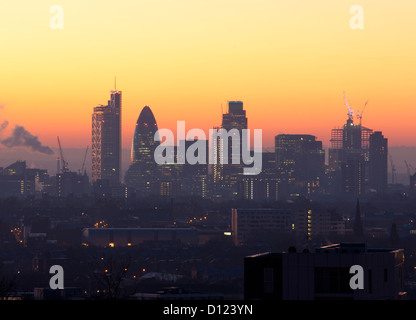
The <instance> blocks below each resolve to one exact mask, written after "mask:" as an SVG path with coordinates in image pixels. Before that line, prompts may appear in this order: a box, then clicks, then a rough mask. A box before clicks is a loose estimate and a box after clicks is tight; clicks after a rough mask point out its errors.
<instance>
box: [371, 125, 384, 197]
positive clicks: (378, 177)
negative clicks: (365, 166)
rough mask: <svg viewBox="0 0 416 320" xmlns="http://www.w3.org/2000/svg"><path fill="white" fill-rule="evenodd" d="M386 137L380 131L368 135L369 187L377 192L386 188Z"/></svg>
mask: <svg viewBox="0 0 416 320" xmlns="http://www.w3.org/2000/svg"><path fill="white" fill-rule="evenodd" d="M387 153H388V150H387V138H384V136H383V134H382V133H381V132H380V131H376V132H374V133H373V134H372V135H371V136H370V152H369V162H370V166H369V167H370V168H369V169H370V172H369V184H370V188H372V189H374V190H375V191H377V192H383V191H386V189H387V162H388V161H387Z"/></svg>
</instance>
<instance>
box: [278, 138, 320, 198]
mask: <svg viewBox="0 0 416 320" xmlns="http://www.w3.org/2000/svg"><path fill="white" fill-rule="evenodd" d="M275 156H276V167H277V169H278V170H279V172H280V174H281V177H282V179H284V180H286V181H287V182H288V184H289V185H292V187H294V185H296V186H297V187H298V188H301V189H303V190H297V191H299V192H302V193H304V192H306V193H311V192H313V191H314V190H313V189H315V188H318V187H319V185H320V183H321V180H322V178H323V176H324V167H325V151H324V150H323V149H322V141H318V140H316V137H315V136H312V135H308V134H279V135H277V136H276V137H275ZM293 191H295V190H293Z"/></svg>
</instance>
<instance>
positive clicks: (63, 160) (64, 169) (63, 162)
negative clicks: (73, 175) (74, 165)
mask: <svg viewBox="0 0 416 320" xmlns="http://www.w3.org/2000/svg"><path fill="white" fill-rule="evenodd" d="M58 145H59V152H60V154H61V159H60V161H61V165H62V167H61V173H63V172H68V171H69V169H68V162H66V161H65V158H64V153H63V152H62V147H61V141H60V140H59V136H58Z"/></svg>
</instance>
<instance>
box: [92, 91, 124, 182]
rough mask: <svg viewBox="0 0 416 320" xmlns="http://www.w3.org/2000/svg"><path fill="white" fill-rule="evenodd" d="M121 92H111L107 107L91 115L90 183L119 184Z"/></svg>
mask: <svg viewBox="0 0 416 320" xmlns="http://www.w3.org/2000/svg"><path fill="white" fill-rule="evenodd" d="M120 175H121V91H118V90H114V91H111V96H110V100H109V101H108V104H107V105H105V106H104V105H99V106H97V107H95V108H94V112H93V114H92V182H93V183H94V182H96V181H97V180H108V181H110V184H112V185H118V184H120V182H121V176H120Z"/></svg>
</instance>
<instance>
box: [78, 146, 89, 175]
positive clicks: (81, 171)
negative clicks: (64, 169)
mask: <svg viewBox="0 0 416 320" xmlns="http://www.w3.org/2000/svg"><path fill="white" fill-rule="evenodd" d="M88 148H89V147H88V146H87V149H86V150H85V154H84V160H83V161H82V167H81V170H80V171H79V174H82V173H83V172H84V168H85V160H86V159H87V153H88Z"/></svg>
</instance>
